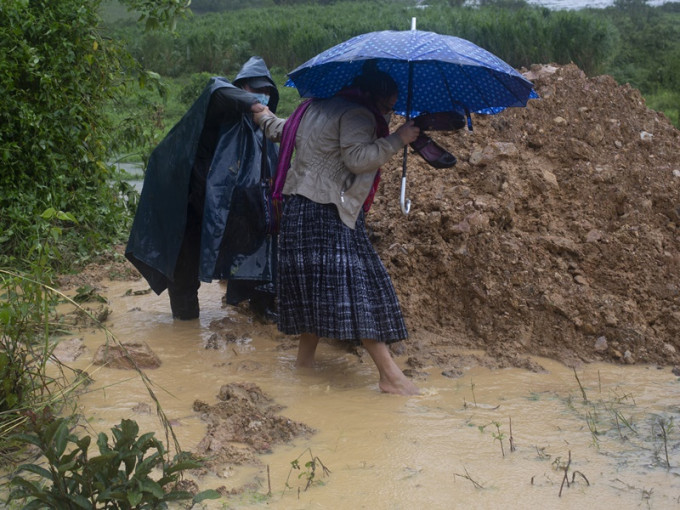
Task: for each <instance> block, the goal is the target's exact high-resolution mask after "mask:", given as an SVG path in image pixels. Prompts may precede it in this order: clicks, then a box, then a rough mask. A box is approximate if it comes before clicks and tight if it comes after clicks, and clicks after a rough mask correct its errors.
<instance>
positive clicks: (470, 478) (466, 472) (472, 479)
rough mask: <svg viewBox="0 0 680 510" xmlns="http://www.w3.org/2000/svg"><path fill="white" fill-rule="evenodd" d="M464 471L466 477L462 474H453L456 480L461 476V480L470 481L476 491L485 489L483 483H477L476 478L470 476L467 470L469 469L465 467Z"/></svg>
mask: <svg viewBox="0 0 680 510" xmlns="http://www.w3.org/2000/svg"><path fill="white" fill-rule="evenodd" d="M463 470H464V471H465V474H464V475H461V474H458V473H454V474H453V477H454V479H455V478H456V477H457V476H459V477H460V478H465V479H466V480H469V481H470V483H472V486H473V487H474V488H475V489H483V488H484V486H483V485H482V484H481V483H479V482H478V481H476V480H475V479H474V478H472V476H470V473H468V470H467V468H466V467H465V466H463Z"/></svg>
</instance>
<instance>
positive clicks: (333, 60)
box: [286, 19, 538, 214]
mask: <svg viewBox="0 0 680 510" xmlns="http://www.w3.org/2000/svg"><path fill="white" fill-rule="evenodd" d="M412 24H413V27H412V29H411V30H405V31H392V30H385V31H380V32H369V33H366V34H362V35H358V36H356V37H353V38H352V39H349V40H347V41H345V42H343V43H340V44H338V45H337V46H333V47H332V48H330V49H328V50H326V51H324V52H322V53H320V54H318V55H317V56H316V57H314V58H312V59H311V60H308V61H307V62H305V63H304V64H302V65H301V66H300V67H298V68H297V69H295V70H294V71H292V72H290V73H289V74H288V81H287V82H286V85H287V86H290V87H295V88H297V90H298V92H299V93H300V96H301V97H316V98H325V97H331V96H333V95H335V93H337V92H338V91H340V90H341V89H343V88H345V87H347V86H349V85H351V83H352V81H353V80H354V78H356V77H357V76H358V75H360V74H361V72H362V70H363V67H364V65H365V63H366V62H367V61H372V62H373V63H374V64H375V67H377V68H378V69H379V70H381V71H385V72H386V73H388V74H389V75H390V76H392V78H393V79H394V80H395V81H396V82H397V85H398V86H399V99H398V101H397V103H396V105H395V107H394V111H395V112H396V113H399V114H400V115H404V116H405V117H406V118H411V117H415V116H417V115H419V114H421V113H437V112H449V111H458V112H464V113H466V114H467V116H468V127H470V128H471V123H470V113H483V114H495V113H498V112H500V111H502V110H504V109H505V108H508V107H512V106H526V104H527V101H528V100H529V99H532V98H537V97H538V95H537V94H536V92H535V91H534V88H533V84H532V83H531V82H530V81H529V80H527V79H526V78H524V77H523V76H522V75H521V74H520V73H518V72H517V71H516V70H515V69H513V68H512V67H511V66H510V65H508V64H507V63H505V62H503V61H502V60H501V59H499V58H498V57H497V56H495V55H494V54H492V53H490V52H488V51H487V50H485V49H483V48H480V47H479V46H477V45H476V44H473V43H471V42H470V41H467V40H465V39H461V38H459V37H454V36H450V35H441V34H437V33H435V32H425V31H421V30H415V19H413V20H412ZM407 154H408V148H407V147H404V159H403V170H402V179H401V210H402V211H403V212H404V214H408V212H409V210H410V207H411V201H410V200H407V199H406V198H405V194H406V158H407Z"/></svg>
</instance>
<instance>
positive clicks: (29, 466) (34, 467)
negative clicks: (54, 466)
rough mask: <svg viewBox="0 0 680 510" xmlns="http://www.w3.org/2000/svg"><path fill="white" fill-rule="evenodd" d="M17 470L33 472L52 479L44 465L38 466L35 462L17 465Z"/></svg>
mask: <svg viewBox="0 0 680 510" xmlns="http://www.w3.org/2000/svg"><path fill="white" fill-rule="evenodd" d="M17 471H18V472H21V471H28V472H29V473H35V474H36V475H39V476H42V477H43V478H45V479H47V480H50V481H51V480H52V473H51V472H50V471H49V470H47V469H45V468H44V467H42V466H38V465H36V464H23V465H21V466H19V468H18V470H17Z"/></svg>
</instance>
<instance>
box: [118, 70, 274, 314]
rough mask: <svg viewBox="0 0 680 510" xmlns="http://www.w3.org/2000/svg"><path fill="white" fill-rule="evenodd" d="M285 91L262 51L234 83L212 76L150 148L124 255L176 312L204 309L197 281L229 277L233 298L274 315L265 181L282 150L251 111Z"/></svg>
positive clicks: (271, 102)
mask: <svg viewBox="0 0 680 510" xmlns="http://www.w3.org/2000/svg"><path fill="white" fill-rule="evenodd" d="M278 100H279V93H278V90H277V88H276V84H275V83H274V81H273V80H272V78H271V74H270V72H269V69H268V68H267V66H266V64H265V63H264V61H263V60H262V58H260V57H252V58H251V59H250V60H248V62H246V63H245V64H244V65H243V67H242V68H241V71H240V72H239V73H238V75H237V76H236V78H235V79H234V81H233V83H232V82H229V80H227V79H226V78H222V77H213V78H211V79H210V82H209V83H208V85H207V86H206V88H205V89H204V90H203V92H202V93H201V95H200V97H199V98H198V99H197V100H196V101H195V102H194V104H193V105H192V106H191V107H190V109H189V110H188V111H187V113H186V114H185V115H184V116H183V117H182V119H181V120H180V121H179V122H178V123H177V124H176V125H175V126H174V127H173V128H172V129H171V130H170V132H169V133H168V134H167V136H166V137H165V138H164V139H163V140H162V141H161V142H160V144H159V145H158V147H156V149H155V150H154V151H153V152H152V154H151V157H150V159H149V163H148V166H147V169H146V174H145V178H144V186H143V188H142V193H141V197H140V202H139V206H138V209H137V213H136V215H135V218H134V222H133V225H132V229H131V232H130V238H129V241H128V245H127V248H126V251H125V256H126V257H127V258H128V259H129V260H130V261H131V262H132V264H133V265H134V266H135V267H136V268H137V269H138V270H139V271H140V273H141V274H142V276H144V278H145V279H146V280H147V281H148V283H149V285H150V287H151V289H153V291H154V292H156V293H157V294H160V293H161V292H163V291H164V290H165V289H166V288H167V289H168V294H169V297H170V306H171V309H172V315H173V317H175V318H176V319H181V320H189V319H195V318H197V317H198V316H199V303H198V288H199V286H200V282H201V281H203V282H210V281H212V280H213V279H221V280H227V281H228V283H227V296H226V300H227V303H229V304H232V305H236V304H238V303H240V302H241V301H244V300H246V299H248V300H249V301H250V306H251V309H253V311H254V312H255V313H256V314H258V315H260V316H263V317H267V318H271V316H273V315H274V313H275V312H274V310H275V309H274V303H275V302H274V296H275V289H274V281H275V278H274V276H275V275H274V271H275V266H276V260H275V257H276V236H272V235H269V234H268V233H267V232H266V224H265V221H264V217H263V211H262V200H261V198H260V196H261V190H262V183H263V182H264V181H266V180H267V179H268V178H269V177H270V175H271V174H270V172H272V171H273V170H274V169H275V168H276V162H277V156H278V147H277V145H276V144H274V143H273V142H271V141H269V140H266V139H265V138H264V137H263V136H262V132H261V131H260V129H259V128H258V126H257V124H255V123H254V122H253V120H252V113H253V112H258V111H260V110H261V109H263V108H264V107H265V106H267V107H268V108H269V109H270V110H271V111H275V110H276V106H277V104H278Z"/></svg>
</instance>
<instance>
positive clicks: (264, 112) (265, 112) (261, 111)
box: [250, 103, 274, 126]
mask: <svg viewBox="0 0 680 510" xmlns="http://www.w3.org/2000/svg"><path fill="white" fill-rule="evenodd" d="M250 111H251V112H253V120H254V121H255V123H256V124H257V125H258V126H259V125H260V123H261V122H262V119H264V118H265V117H273V116H274V114H273V113H272V112H271V110H270V109H269V108H267V107H266V106H265V105H263V104H260V103H253V105H252V106H251V107H250Z"/></svg>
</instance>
